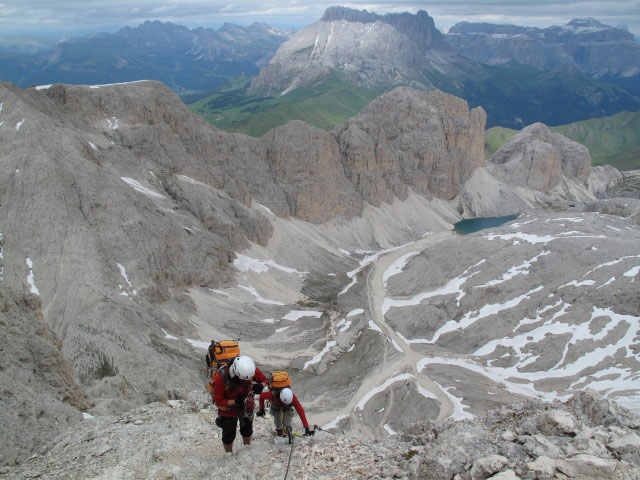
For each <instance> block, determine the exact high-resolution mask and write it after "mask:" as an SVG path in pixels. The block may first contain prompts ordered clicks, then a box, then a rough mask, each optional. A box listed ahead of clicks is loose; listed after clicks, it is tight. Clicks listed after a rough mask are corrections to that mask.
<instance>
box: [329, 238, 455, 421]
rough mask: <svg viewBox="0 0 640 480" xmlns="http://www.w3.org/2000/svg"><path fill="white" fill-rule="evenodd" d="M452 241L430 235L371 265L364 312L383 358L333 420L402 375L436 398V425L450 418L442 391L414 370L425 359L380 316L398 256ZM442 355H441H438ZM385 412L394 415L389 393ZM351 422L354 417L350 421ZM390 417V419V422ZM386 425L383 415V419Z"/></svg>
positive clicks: (449, 406) (450, 405)
mask: <svg viewBox="0 0 640 480" xmlns="http://www.w3.org/2000/svg"><path fill="white" fill-rule="evenodd" d="M453 237H455V234H454V233H453V232H451V231H446V232H439V233H436V234H432V235H429V236H428V237H424V238H421V239H419V240H417V241H415V242H413V243H411V244H408V245H405V246H403V247H402V248H399V249H397V250H393V251H390V252H387V253H385V254H382V255H380V257H379V258H378V259H377V260H376V261H375V262H373V263H372V264H371V267H370V268H369V269H368V271H367V274H366V276H365V278H364V280H365V281H366V289H365V291H366V302H367V305H366V306H367V310H368V311H369V314H370V315H371V320H372V321H373V322H374V323H375V324H376V325H377V326H378V327H379V328H380V329H381V330H382V332H383V333H382V335H383V336H384V345H385V347H384V348H385V350H384V355H383V358H382V361H381V362H380V368H379V369H376V370H375V372H372V374H371V375H370V376H368V377H366V378H365V380H364V381H363V382H362V384H361V385H360V387H359V388H358V391H357V392H356V394H355V395H354V396H353V397H352V398H351V400H350V401H349V403H348V405H345V407H344V408H343V409H341V411H339V412H334V415H335V416H338V417H339V416H347V415H350V414H353V413H355V412H357V411H358V410H357V409H356V406H357V405H358V403H359V402H360V401H361V400H362V399H363V398H364V397H365V396H366V395H367V394H368V393H369V392H370V391H371V390H372V389H374V388H376V387H378V386H380V385H382V384H383V383H384V382H385V381H386V380H388V379H390V378H391V377H393V376H396V375H400V374H403V373H409V374H411V375H413V377H414V380H415V381H416V382H417V384H418V385H419V386H421V387H422V388H424V389H425V390H426V391H428V392H430V393H432V394H433V395H435V397H437V401H438V403H439V408H440V410H439V413H438V416H437V417H436V420H438V421H444V420H446V419H447V418H449V417H450V416H451V415H452V414H453V412H454V405H453V403H452V402H451V400H450V398H449V397H448V396H447V395H446V393H445V392H443V391H442V389H441V388H440V387H439V386H438V385H437V384H436V383H434V382H433V381H432V380H431V379H430V378H429V377H428V376H426V375H425V374H424V373H419V372H418V370H417V363H418V361H419V360H420V359H422V358H423V357H424V356H425V355H424V354H421V353H417V352H415V351H414V350H413V349H412V348H411V346H410V345H407V344H406V343H405V342H404V341H403V340H402V339H401V338H400V336H399V335H398V334H397V333H396V332H395V331H394V330H393V328H391V326H390V325H389V324H388V323H387V322H386V320H385V318H384V315H383V314H382V304H383V302H384V300H385V298H386V295H387V292H386V289H385V287H384V281H383V275H384V273H385V272H386V271H387V270H388V268H389V267H390V266H391V265H392V264H393V263H394V262H395V261H396V260H397V259H398V258H400V257H401V256H403V255H405V254H407V253H410V252H416V251H419V252H422V251H423V250H426V249H428V248H430V247H432V246H434V245H437V244H439V243H441V242H444V241H446V240H449V239H451V238H453ZM388 339H390V340H392V341H394V342H395V343H396V344H397V345H398V346H399V347H400V348H401V349H402V352H401V353H400V352H398V351H397V349H396V348H395V347H394V346H393V345H392V344H391V342H389V341H388ZM440 355H441V354H440ZM385 411H388V412H393V411H394V395H393V391H391V398H390V401H389V404H388V408H386V410H385ZM352 418H353V417H352ZM391 419H392V417H390V420H391ZM385 421H386V415H385ZM357 423H358V425H352V427H354V428H356V429H357V430H360V431H361V432H362V433H364V432H365V431H367V430H369V428H368V427H367V426H366V425H365V424H363V422H357Z"/></svg>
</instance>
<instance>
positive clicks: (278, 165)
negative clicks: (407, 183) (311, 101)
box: [262, 120, 362, 223]
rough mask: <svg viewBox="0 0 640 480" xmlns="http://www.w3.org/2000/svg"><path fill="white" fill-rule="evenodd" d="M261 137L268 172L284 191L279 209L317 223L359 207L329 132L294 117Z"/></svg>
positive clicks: (360, 206) (336, 146)
mask: <svg viewBox="0 0 640 480" xmlns="http://www.w3.org/2000/svg"><path fill="white" fill-rule="evenodd" d="M262 141H263V142H264V144H265V147H266V150H267V162H268V164H269V169H270V173H271V175H272V177H273V178H274V179H276V181H277V182H278V183H280V184H281V185H282V188H283V190H284V194H285V197H284V200H285V201H286V205H285V206H283V207H281V208H279V209H278V210H279V211H282V210H285V211H286V210H287V209H288V213H289V214H290V215H292V216H294V217H298V218H304V219H309V220H311V221H313V222H314V223H320V222H324V221H327V220H330V219H331V218H334V217H336V216H338V215H344V214H349V215H352V214H354V213H357V212H359V211H361V210H362V201H361V200H360V199H359V198H358V196H357V194H356V191H355V189H354V187H353V185H352V184H351V183H350V182H349V181H348V180H347V178H346V177H345V174H344V169H343V167H342V163H341V161H340V151H339V149H338V144H337V142H336V140H335V139H334V137H333V136H332V135H331V134H330V133H328V132H326V131H324V130H320V129H318V128H315V127H311V126H309V125H307V124H306V123H304V122H301V121H299V120H297V121H293V122H289V123H287V124H286V125H284V126H282V127H278V128H275V129H273V130H271V131H269V132H267V133H266V134H265V135H264V136H263V137H262Z"/></svg>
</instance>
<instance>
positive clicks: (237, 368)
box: [229, 355, 256, 380]
mask: <svg viewBox="0 0 640 480" xmlns="http://www.w3.org/2000/svg"><path fill="white" fill-rule="evenodd" d="M229 373H230V374H231V376H232V377H238V378H240V379H241V380H251V379H252V378H253V376H254V375H255V373H256V364H255V363H253V360H251V358H250V357H247V356H246V355H240V356H239V357H236V358H234V359H233V363H232V364H231V367H229Z"/></svg>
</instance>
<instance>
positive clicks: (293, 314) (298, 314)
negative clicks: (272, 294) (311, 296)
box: [282, 310, 322, 322]
mask: <svg viewBox="0 0 640 480" xmlns="http://www.w3.org/2000/svg"><path fill="white" fill-rule="evenodd" d="M321 316H322V312H316V311H314V310H291V311H290V312H289V313H287V314H286V315H285V316H284V317H282V319H283V320H291V321H292V322H295V321H296V320H298V319H300V318H302V317H314V318H320V317H321Z"/></svg>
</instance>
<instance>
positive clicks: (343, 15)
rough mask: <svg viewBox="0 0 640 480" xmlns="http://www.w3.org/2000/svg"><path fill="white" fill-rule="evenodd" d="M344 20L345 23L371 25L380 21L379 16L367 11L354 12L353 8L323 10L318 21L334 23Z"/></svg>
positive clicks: (336, 7)
mask: <svg viewBox="0 0 640 480" xmlns="http://www.w3.org/2000/svg"><path fill="white" fill-rule="evenodd" d="M338 20H346V21H347V22H359V23H373V22H377V21H378V20H381V18H380V15H378V14H377V13H373V12H368V11H367V10H356V9H355V8H349V7H342V6H333V7H329V8H327V9H326V10H325V12H324V15H323V16H322V18H321V19H320V21H322V22H334V21H338Z"/></svg>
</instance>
